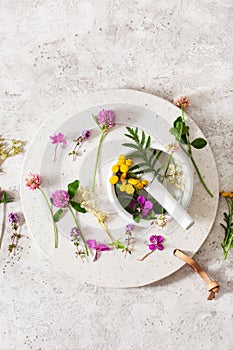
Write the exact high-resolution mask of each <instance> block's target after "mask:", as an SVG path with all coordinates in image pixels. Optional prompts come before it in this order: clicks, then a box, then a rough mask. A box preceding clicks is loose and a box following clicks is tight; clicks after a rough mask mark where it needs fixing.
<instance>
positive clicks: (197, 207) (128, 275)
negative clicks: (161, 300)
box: [21, 90, 219, 287]
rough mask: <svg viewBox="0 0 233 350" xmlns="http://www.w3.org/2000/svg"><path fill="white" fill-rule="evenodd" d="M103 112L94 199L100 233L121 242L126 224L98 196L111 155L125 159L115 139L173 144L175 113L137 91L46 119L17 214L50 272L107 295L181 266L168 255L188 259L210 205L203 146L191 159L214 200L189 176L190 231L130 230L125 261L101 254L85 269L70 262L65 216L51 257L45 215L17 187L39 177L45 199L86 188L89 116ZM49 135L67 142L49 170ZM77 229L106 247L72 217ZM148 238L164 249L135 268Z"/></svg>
mask: <svg viewBox="0 0 233 350" xmlns="http://www.w3.org/2000/svg"><path fill="white" fill-rule="evenodd" d="M103 108H105V109H113V110H114V111H115V112H116V116H117V117H116V121H117V123H118V124H117V126H116V127H115V128H114V129H112V131H110V132H109V134H108V135H107V136H106V137H105V139H104V144H103V147H102V151H101V156H100V164H101V166H100V169H99V172H98V176H97V187H96V193H97V194H98V197H99V203H100V206H101V207H102V209H104V210H105V211H107V212H108V213H109V220H108V225H109V229H110V231H111V234H112V235H113V237H114V238H115V239H121V240H124V238H125V237H124V236H125V234H124V232H125V230H124V228H125V225H126V224H127V222H126V221H125V219H124V217H123V216H121V215H119V213H116V212H115V208H114V206H112V204H111V203H110V201H109V197H108V195H107V193H108V192H107V188H106V186H107V177H108V175H109V168H110V167H111V165H112V163H114V161H115V159H116V158H117V156H118V155H119V154H121V153H125V152H126V151H127V150H126V149H125V148H123V147H122V146H121V143H122V141H124V139H123V137H122V136H121V135H122V130H123V129H124V125H129V126H139V127H141V128H142V129H143V130H144V131H145V132H146V133H148V134H150V135H152V136H153V137H154V138H155V139H156V142H158V143H160V144H162V145H166V144H168V143H171V142H174V139H173V137H172V136H171V135H170V133H169V131H168V130H169V128H170V126H171V124H172V122H173V121H174V120H175V119H176V118H177V116H178V115H179V113H180V111H179V109H178V108H176V107H175V106H173V105H172V104H171V103H169V102H167V101H165V100H163V99H161V98H159V97H156V96H153V95H149V94H145V93H141V92H138V91H133V90H111V91H100V92H96V93H92V94H89V95H86V96H83V97H80V98H78V99H77V100H75V101H73V102H72V103H70V104H69V105H68V106H65V107H63V108H62V109H61V110H59V111H57V112H56V113H54V114H53V115H52V117H51V118H50V119H49V120H48V121H47V122H46V123H45V124H44V126H42V128H41V129H40V130H39V131H38V133H37V134H36V136H35V138H34V140H33V141H32V143H31V145H30V149H29V151H28V153H27V155H26V159H25V163H24V167H23V172H22V179H21V198H22V203H23V209H24V214H25V218H26V221H27V224H28V226H29V229H30V230H31V232H32V235H33V237H34V238H35V240H36V241H37V243H38V245H39V246H40V247H41V249H42V250H43V251H44V252H45V254H46V255H47V256H48V257H49V258H50V259H51V260H52V261H53V262H54V264H55V265H56V266H57V267H58V268H60V269H62V270H64V271H66V272H67V273H69V274H71V275H72V276H74V277H75V278H76V279H77V281H79V282H87V283H91V284H95V285H100V286H108V287H136V286H142V285H146V284H149V283H152V282H155V281H158V280H160V279H162V278H164V277H166V276H168V275H170V274H171V273H173V272H175V271H176V270H177V269H179V268H180V267H181V266H182V265H183V262H182V261H180V260H179V259H177V258H176V257H175V256H174V255H173V251H174V249H175V248H179V249H181V250H185V251H188V252H189V254H190V255H191V256H192V255H194V254H195V253H196V252H197V250H198V249H199V248H200V246H201V245H202V243H203V242H204V240H205V239H206V237H207V236H208V234H209V232H210V229H211V227H212V224H213V222H214V219H215V215H216V210H217V204H218V192H219V189H218V176H217V169H216V165H215V161H214V158H213V155H212V152H211V150H210V147H209V146H207V147H206V148H205V149H204V150H202V151H196V152H195V158H196V160H197V163H198V164H199V168H200V170H201V173H202V174H203V176H204V177H205V180H206V182H207V185H208V186H209V188H211V190H212V192H213V193H214V198H210V197H209V196H208V194H206V192H205V191H204V189H203V188H202V186H201V184H200V182H199V180H198V178H197V177H196V176H195V177H194V189H193V195H192V200H191V203H190V205H189V207H188V212H189V214H190V215H191V216H192V217H193V219H194V220H195V224H194V225H193V226H192V228H191V229H189V230H188V231H182V229H180V227H179V226H178V225H177V224H176V223H175V222H174V220H173V221H171V222H170V223H169V225H168V227H167V228H166V229H163V230H161V229H157V228H155V227H153V228H151V227H147V228H144V227H137V228H135V230H134V231H133V236H134V239H133V241H132V242H133V245H132V248H133V249H132V255H127V256H126V257H125V255H124V254H122V253H121V252H120V251H117V250H112V251H111V252H103V253H101V255H100V257H99V259H98V260H97V261H96V262H91V259H89V261H87V262H85V263H82V262H81V260H80V259H77V258H76V257H75V254H74V251H75V249H74V246H73V245H72V243H71V242H70V240H69V239H68V236H69V231H70V228H71V227H72V226H73V224H72V221H71V218H70V216H69V215H66V216H65V217H64V218H63V219H62V221H61V222H60V223H59V245H58V249H54V247H53V230H52V225H51V219H50V217H49V213H48V211H47V208H46V206H45V204H44V202H43V199H42V198H41V196H40V193H39V192H37V191H30V190H28V189H27V188H26V187H25V184H24V179H25V178H26V176H27V174H28V173H29V172H33V173H40V174H41V176H42V187H43V188H44V189H45V191H46V192H47V194H48V195H51V193H52V192H53V191H54V190H55V189H66V187H67V184H68V183H69V182H72V181H73V180H75V179H79V180H80V182H81V184H82V186H90V184H91V179H92V177H91V176H90V174H92V173H93V168H94V159H95V154H96V145H97V141H98V137H99V133H100V131H99V129H98V128H97V127H96V126H95V123H94V121H93V119H92V114H95V115H97V114H98V112H99V111H100V110H101V109H103ZM186 117H187V123H188V124H189V125H190V126H191V130H192V135H191V136H192V137H197V136H199V137H200V136H203V134H202V132H201V131H200V129H199V128H198V127H197V125H196V124H195V123H194V122H193V121H192V120H191V119H190V118H189V117H188V116H186ZM84 129H92V137H91V139H90V140H89V141H88V142H86V143H85V144H84V147H82V148H81V153H82V155H80V157H78V158H77V160H76V161H72V158H71V157H69V156H68V152H69V150H70V149H71V148H72V145H73V142H72V140H73V139H74V138H76V137H77V136H79V135H80V134H81V133H82V131H83V130H84ZM54 132H55V133H57V132H62V133H64V134H65V138H66V140H67V141H68V146H67V148H64V149H62V148H60V147H59V148H58V161H57V162H56V163H53V154H54V146H53V145H52V144H51V141H50V140H49V135H51V134H53V133H54ZM59 146H60V145H59ZM210 174H211V176H210ZM187 180H188V179H187ZM184 197H185V198H186V202H188V201H189V199H190V198H191V193H189V191H188V193H186V195H185V196H184ZM79 221H80V226H81V228H82V230H83V232H84V234H85V237H86V239H96V240H97V241H99V242H101V243H108V242H109V240H108V238H107V236H106V233H105V232H104V231H103V230H102V229H101V227H100V226H99V224H98V223H97V222H96V220H95V219H94V218H93V217H91V216H90V214H85V215H83V214H80V215H79ZM151 234H162V235H163V236H164V237H165V241H164V247H165V248H164V250H163V251H155V252H154V253H152V254H151V255H150V256H149V257H148V258H147V259H145V260H144V261H143V262H141V261H139V260H138V259H139V258H141V257H142V256H143V255H144V254H146V253H147V252H148V251H149V250H148V247H147V245H146V243H148V238H149V236H150V235H151Z"/></svg>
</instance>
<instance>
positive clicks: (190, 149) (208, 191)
mask: <svg viewBox="0 0 233 350" xmlns="http://www.w3.org/2000/svg"><path fill="white" fill-rule="evenodd" d="M181 111H182V113H181V117H182V120H183V122H184V121H185V120H184V109H183V107H181ZM185 137H186V141H187V146H188V156H189V158H190V159H191V162H192V163H193V166H194V168H195V170H196V172H197V175H198V177H199V179H200V181H201V183H202V185H203V187H204V189H205V190H206V192H207V193H208V194H209V195H210V197H212V198H213V197H214V195H213V193H212V192H211V191H210V190H209V189H208V187H207V185H206V183H205V181H204V179H203V177H202V176H201V173H200V171H199V169H198V166H197V164H196V162H195V160H194V158H193V154H192V147H191V144H190V141H189V138H188V135H187V134H186V135H185Z"/></svg>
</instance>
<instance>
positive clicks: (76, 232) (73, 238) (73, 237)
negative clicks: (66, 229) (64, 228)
mask: <svg viewBox="0 0 233 350" xmlns="http://www.w3.org/2000/svg"><path fill="white" fill-rule="evenodd" d="M79 236H80V231H79V229H78V228H77V227H76V226H75V227H72V229H71V230H70V240H71V242H74V241H78V239H79Z"/></svg>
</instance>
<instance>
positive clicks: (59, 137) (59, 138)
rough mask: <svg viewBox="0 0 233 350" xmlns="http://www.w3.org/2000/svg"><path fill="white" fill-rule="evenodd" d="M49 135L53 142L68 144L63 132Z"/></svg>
mask: <svg viewBox="0 0 233 350" xmlns="http://www.w3.org/2000/svg"><path fill="white" fill-rule="evenodd" d="M49 137H50V139H51V140H52V144H54V145H56V144H58V143H62V144H63V145H66V144H67V142H66V140H65V139H64V135H63V134H62V133H61V132H59V133H58V134H57V135H56V134H54V135H53V136H52V135H50V136H49Z"/></svg>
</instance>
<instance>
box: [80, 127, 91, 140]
mask: <svg viewBox="0 0 233 350" xmlns="http://www.w3.org/2000/svg"><path fill="white" fill-rule="evenodd" d="M90 136H91V131H90V130H83V132H82V138H83V140H85V141H86V140H88V139H89V137H90Z"/></svg>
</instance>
